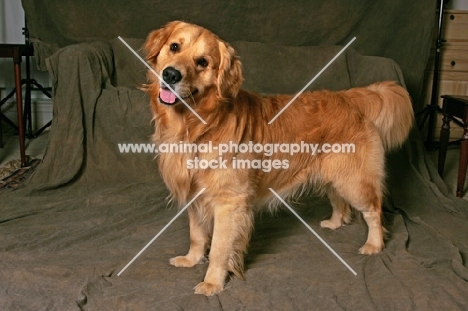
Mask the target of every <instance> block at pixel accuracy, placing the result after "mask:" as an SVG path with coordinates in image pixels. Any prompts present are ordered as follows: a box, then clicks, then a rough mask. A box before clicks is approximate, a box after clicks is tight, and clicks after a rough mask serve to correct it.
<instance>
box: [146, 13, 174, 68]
mask: <svg viewBox="0 0 468 311" xmlns="http://www.w3.org/2000/svg"><path fill="white" fill-rule="evenodd" d="M180 23H181V22H179V21H173V22H170V23H168V24H166V25H165V26H164V27H163V28H160V29H158V30H154V31H152V32H150V34H149V35H148V37H147V38H146V41H145V44H144V46H143V49H144V50H145V52H146V60H147V61H148V62H149V63H150V64H153V65H154V64H156V58H157V57H158V55H159V52H160V51H161V49H162V47H163V46H164V44H165V43H166V42H167V40H168V39H169V36H170V35H171V33H172V32H173V31H174V29H175V28H176V27H177V25H179V24H180Z"/></svg>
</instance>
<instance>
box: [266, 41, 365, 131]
mask: <svg viewBox="0 0 468 311" xmlns="http://www.w3.org/2000/svg"><path fill="white" fill-rule="evenodd" d="M354 40H356V37H354V38H353V39H351V41H349V43H348V44H346V45H345V46H344V47H343V48H342V49H341V51H339V52H338V54H336V56H335V57H333V58H332V60H331V61H329V62H328V64H326V65H325V67H323V69H322V70H320V71H319V73H317V74H316V75H315V77H313V78H312V80H310V81H309V83H307V84H306V86H304V87H303V88H302V90H300V91H299V93H297V94H296V96H294V97H293V99H291V100H290V101H289V103H288V104H287V105H286V106H284V107H283V109H281V110H280V112H278V113H277V114H276V116H274V117H273V119H271V120H270V122H268V124H271V123H273V121H275V120H276V118H278V117H279V116H280V114H282V113H283V112H284V111H285V110H286V109H287V108H288V107H289V105H291V104H292V103H293V102H294V101H295V100H296V99H297V98H298V97H299V96H300V95H301V94H302V93H303V92H304V91H305V90H306V89H307V88H308V87H309V86H310V85H311V84H312V82H314V81H315V80H316V79H317V78H318V77H319V76H320V75H321V74H322V73H323V72H324V71H325V70H326V69H327V68H328V66H330V65H331V64H332V63H333V62H334V61H335V60H336V59H337V58H338V56H340V55H341V54H342V53H343V52H344V51H345V50H346V49H347V48H348V47H349V46H350V45H351V43H353V41H354Z"/></svg>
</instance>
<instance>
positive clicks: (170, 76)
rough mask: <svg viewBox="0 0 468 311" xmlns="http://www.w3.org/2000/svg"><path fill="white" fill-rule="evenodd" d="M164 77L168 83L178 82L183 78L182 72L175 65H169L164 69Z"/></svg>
mask: <svg viewBox="0 0 468 311" xmlns="http://www.w3.org/2000/svg"><path fill="white" fill-rule="evenodd" d="M162 78H163V80H164V82H166V83H167V84H176V83H177V82H179V81H180V80H182V74H181V73H180V71H179V70H177V69H175V68H174V67H167V68H166V69H164V70H163V74H162Z"/></svg>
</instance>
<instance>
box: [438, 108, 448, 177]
mask: <svg viewBox="0 0 468 311" xmlns="http://www.w3.org/2000/svg"><path fill="white" fill-rule="evenodd" d="M449 137H450V117H449V115H448V114H446V113H444V118H443V123H442V128H441V129H440V146H439V159H438V165H437V168H438V171H439V175H440V177H442V178H444V167H445V157H446V155H447V147H448V141H449Z"/></svg>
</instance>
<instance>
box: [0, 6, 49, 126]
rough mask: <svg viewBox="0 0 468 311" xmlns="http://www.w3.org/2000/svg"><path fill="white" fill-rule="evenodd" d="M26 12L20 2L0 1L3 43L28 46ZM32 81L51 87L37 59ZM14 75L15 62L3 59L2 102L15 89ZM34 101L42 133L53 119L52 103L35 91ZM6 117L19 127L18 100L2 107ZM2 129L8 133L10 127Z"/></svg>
mask: <svg viewBox="0 0 468 311" xmlns="http://www.w3.org/2000/svg"><path fill="white" fill-rule="evenodd" d="M24 25H25V21H24V11H23V7H22V6H21V1H20V0H0V43H9V44H11V43H24V42H25V37H24V35H23V27H24ZM24 64H25V61H24V60H23V63H22V78H25V76H26V72H25V66H24ZM31 77H32V78H33V79H35V80H37V81H38V82H39V83H40V84H41V85H42V86H44V87H47V86H50V81H49V76H48V73H47V72H40V71H38V70H37V69H36V65H35V63H34V58H32V59H31ZM14 81H15V80H14V74H13V61H12V60H11V59H7V58H0V98H4V97H5V96H6V94H8V93H9V92H10V91H11V90H13V87H14V85H15V82H14ZM31 97H32V103H33V105H32V110H33V114H32V115H33V127H34V128H36V129H38V128H40V127H42V126H43V125H44V124H46V123H47V122H48V121H49V120H50V119H51V118H52V102H51V100H49V99H48V98H47V97H46V96H45V95H43V94H42V92H39V91H34V92H33V93H32V94H31ZM1 109H2V113H4V114H5V115H6V116H7V117H9V118H10V119H11V120H12V121H14V122H15V123H16V119H17V117H16V106H15V97H13V98H12V99H10V101H8V102H7V103H5V104H4V105H3V106H2V107H1ZM2 127H3V128H5V129H8V126H7V125H6V124H2Z"/></svg>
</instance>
